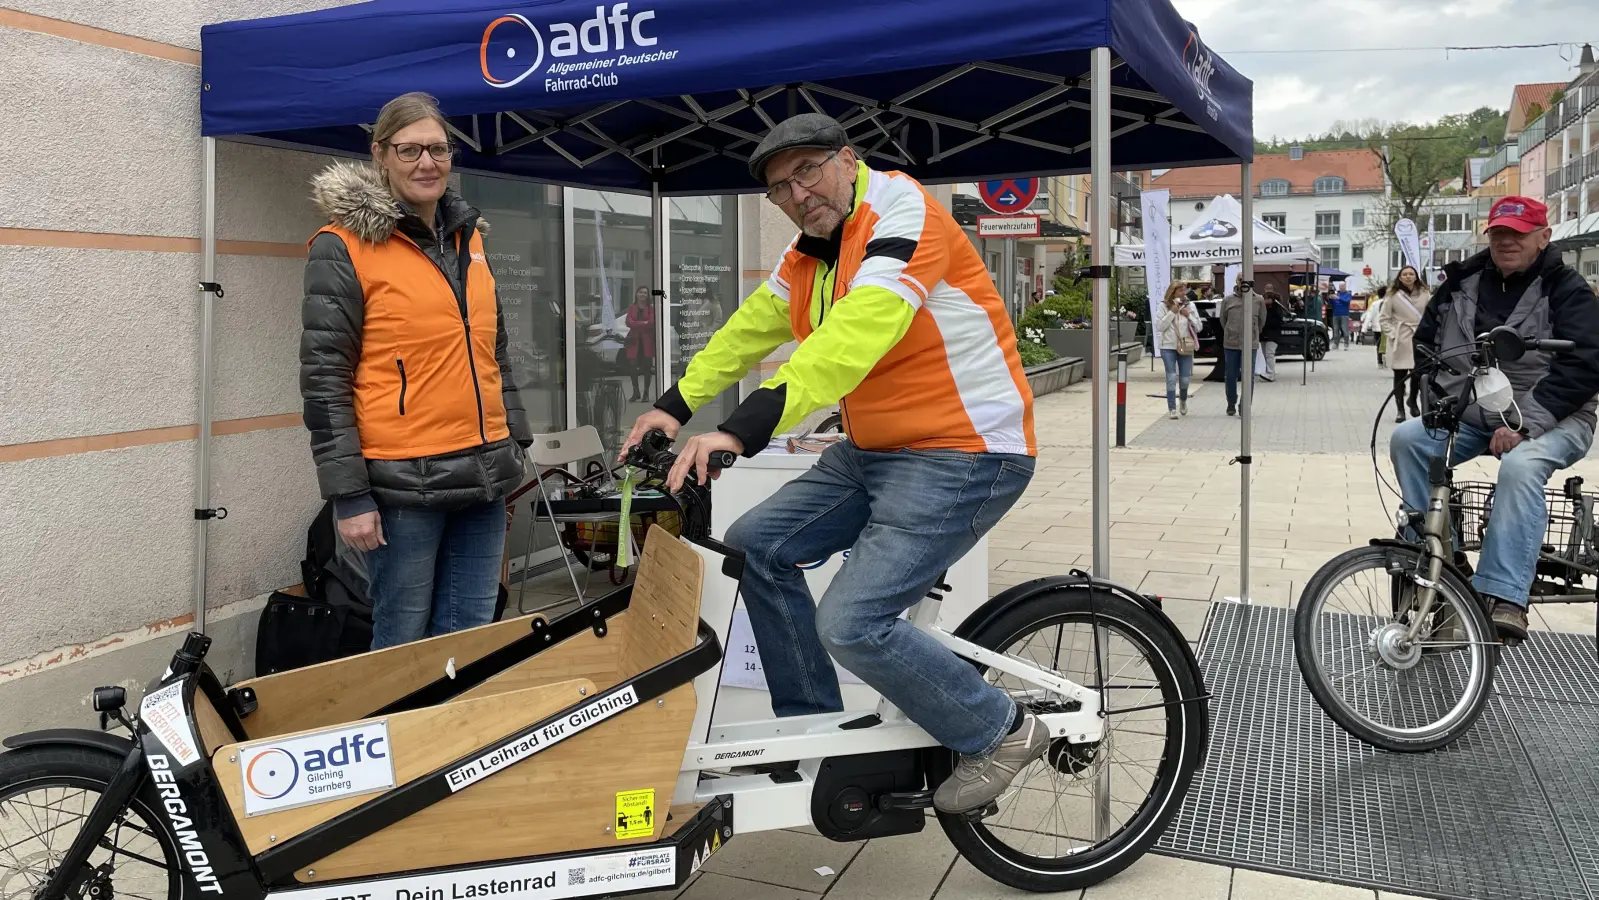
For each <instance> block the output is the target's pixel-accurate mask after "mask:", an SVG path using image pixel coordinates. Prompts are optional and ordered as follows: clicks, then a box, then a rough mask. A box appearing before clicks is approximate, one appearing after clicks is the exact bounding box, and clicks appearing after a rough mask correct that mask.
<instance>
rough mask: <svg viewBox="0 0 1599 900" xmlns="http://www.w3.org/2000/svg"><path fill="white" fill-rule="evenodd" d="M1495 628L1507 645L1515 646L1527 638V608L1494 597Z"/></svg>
mask: <svg viewBox="0 0 1599 900" xmlns="http://www.w3.org/2000/svg"><path fill="white" fill-rule="evenodd" d="M1493 622H1494V628H1495V629H1496V630H1498V632H1499V639H1500V640H1501V641H1503V642H1504V643H1505V645H1506V646H1509V647H1514V646H1516V645H1518V644H1520V643H1521V642H1522V641H1524V640H1526V639H1527V608H1526V607H1525V606H1518V605H1516V604H1514V603H1511V602H1509V601H1507V600H1500V599H1498V598H1497V597H1496V598H1494V611H1493Z"/></svg>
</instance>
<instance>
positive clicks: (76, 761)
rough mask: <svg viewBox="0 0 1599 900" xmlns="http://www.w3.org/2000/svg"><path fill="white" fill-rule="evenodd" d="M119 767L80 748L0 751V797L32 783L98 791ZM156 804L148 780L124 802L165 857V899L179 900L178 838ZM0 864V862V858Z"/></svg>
mask: <svg viewBox="0 0 1599 900" xmlns="http://www.w3.org/2000/svg"><path fill="white" fill-rule="evenodd" d="M121 767H122V760H121V759H119V758H117V757H116V756H113V755H112V754H110V753H107V752H102V751H98V750H90V749H88V748H84V747H70V746H64V745H60V744H53V745H42V746H34V747H23V748H21V749H17V750H9V751H6V752H5V753H0V798H4V797H7V796H10V795H12V794H14V793H17V789H19V788H27V787H29V786H33V785H37V786H40V787H46V786H49V787H77V788H84V789H88V790H97V791H100V792H102V793H103V792H104V790H105V788H106V787H107V786H108V785H109V784H110V783H111V780H112V779H113V778H115V777H116V775H117V772H118V771H119V770H120V769H121ZM160 805H161V798H160V797H159V796H157V795H156V794H155V792H154V788H153V786H152V784H151V783H149V782H146V783H145V785H144V787H143V788H142V789H141V790H140V791H138V792H137V793H135V794H134V795H133V797H132V798H131V799H130V800H129V801H128V806H129V807H131V808H132V809H133V810H134V811H135V812H137V813H138V814H139V818H141V819H143V820H144V823H145V824H146V825H147V826H149V828H150V832H151V833H152V834H154V835H155V838H156V842H157V844H159V845H160V847H161V852H162V853H163V854H164V855H165V857H166V859H165V860H164V861H165V863H166V865H167V869H168V875H167V897H168V900H183V872H182V868H181V866H182V863H181V859H180V857H179V855H178V841H177V836H176V835H174V834H173V833H172V826H171V824H170V823H168V822H167V818H166V816H164V815H160V814H159V813H158V812H157V810H158V809H160ZM0 865H4V862H3V861H0Z"/></svg>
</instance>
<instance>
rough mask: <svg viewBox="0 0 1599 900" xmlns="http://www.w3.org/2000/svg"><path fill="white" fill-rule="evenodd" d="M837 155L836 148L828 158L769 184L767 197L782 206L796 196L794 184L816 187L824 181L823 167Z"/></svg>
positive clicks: (801, 167)
mask: <svg viewBox="0 0 1599 900" xmlns="http://www.w3.org/2000/svg"><path fill="white" fill-rule="evenodd" d="M836 156H838V151H837V150H834V151H833V152H832V153H829V154H827V158H826V159H824V160H822V161H821V162H815V163H810V164H808V165H803V166H800V167H799V168H798V169H795V170H794V174H793V175H791V176H789V177H788V178H785V179H783V180H782V181H779V182H777V183H776V184H770V185H767V186H766V199H768V200H770V201H772V202H773V203H776V204H777V205H778V206H782V205H783V204H784V203H787V202H788V201H789V200H790V199H792V198H793V197H794V188H793V185H796V184H797V185H799V186H800V187H802V188H806V189H807V190H808V189H810V188H813V187H816V186H817V185H818V184H820V183H821V181H822V167H823V166H825V165H827V164H828V163H830V162H832V161H833V158H834V157H836Z"/></svg>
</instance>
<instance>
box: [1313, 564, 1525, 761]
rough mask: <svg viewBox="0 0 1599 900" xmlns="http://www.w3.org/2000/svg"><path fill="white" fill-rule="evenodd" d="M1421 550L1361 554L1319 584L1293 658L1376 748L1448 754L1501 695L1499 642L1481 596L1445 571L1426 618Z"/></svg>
mask: <svg viewBox="0 0 1599 900" xmlns="http://www.w3.org/2000/svg"><path fill="white" fill-rule="evenodd" d="M1425 563H1426V558H1425V556H1424V555H1423V554H1422V552H1421V551H1420V550H1418V549H1417V548H1415V547H1393V546H1377V547H1360V548H1357V549H1355V550H1350V551H1349V552H1347V553H1344V554H1342V555H1340V556H1337V557H1335V558H1333V559H1332V560H1331V561H1329V562H1328V563H1327V564H1326V565H1324V566H1322V567H1321V569H1320V570H1319V571H1317V572H1316V574H1315V575H1314V576H1313V577H1312V578H1311V579H1310V582H1309V583H1308V584H1306V586H1305V592H1304V594H1303V595H1302V596H1301V597H1300V598H1299V607H1298V608H1297V609H1296V610H1295V611H1294V656H1295V659H1296V660H1297V662H1298V664H1299V672H1300V675H1301V676H1302V677H1303V678H1304V680H1305V686H1306V687H1307V688H1309V689H1310V693H1311V695H1312V696H1314V697H1315V698H1316V702H1317V703H1318V704H1319V705H1320V706H1321V708H1322V710H1324V711H1325V712H1326V713H1327V715H1328V716H1329V717H1331V718H1332V720H1333V721H1334V722H1337V723H1338V725H1339V726H1340V727H1342V728H1343V729H1344V730H1345V731H1348V732H1349V733H1350V734H1352V735H1354V736H1355V737H1357V738H1359V739H1360V740H1362V741H1364V742H1366V743H1367V744H1370V745H1372V746H1374V747H1379V748H1381V749H1384V750H1392V751H1397V752H1404V753H1415V752H1421V751H1426V750H1435V749H1437V748H1439V747H1443V746H1446V745H1448V744H1450V743H1452V742H1453V741H1454V740H1456V739H1457V738H1459V737H1460V735H1462V734H1464V733H1465V732H1466V731H1467V730H1469V729H1470V728H1471V726H1472V725H1473V724H1475V723H1476V721H1477V717H1478V716H1480V715H1481V714H1482V710H1483V708H1484V707H1485V706H1486V705H1487V704H1488V699H1489V697H1490V695H1491V693H1492V689H1493V672H1494V665H1495V663H1496V662H1497V661H1498V656H1499V643H1498V638H1497V636H1496V634H1495V632H1494V629H1493V626H1492V624H1491V623H1490V622H1489V621H1488V616H1487V614H1486V613H1485V612H1484V611H1483V608H1482V605H1481V603H1480V602H1479V601H1478V599H1477V595H1476V594H1475V593H1473V592H1472V590H1471V588H1470V587H1468V586H1467V585H1466V583H1465V582H1464V581H1462V580H1461V579H1460V577H1459V576H1457V575H1456V574H1455V573H1453V572H1452V571H1450V570H1449V569H1447V568H1445V569H1444V571H1443V575H1442V576H1441V577H1440V578H1439V580H1438V582H1439V583H1438V588H1437V590H1436V591H1435V599H1434V600H1433V606H1432V610H1431V611H1430V612H1429V614H1428V616H1427V619H1428V621H1426V622H1425V623H1424V624H1423V626H1422V628H1421V631H1420V632H1419V635H1418V637H1419V640H1417V641H1414V642H1411V641H1409V640H1408V638H1407V636H1406V632H1407V630H1408V627H1409V625H1410V623H1411V621H1412V619H1413V618H1414V616H1415V615H1416V614H1417V613H1418V612H1419V610H1418V609H1417V607H1416V605H1415V604H1416V603H1417V599H1416V591H1417V586H1416V584H1415V582H1414V581H1413V580H1412V579H1411V576H1412V575H1421V576H1425V572H1426V568H1425Z"/></svg>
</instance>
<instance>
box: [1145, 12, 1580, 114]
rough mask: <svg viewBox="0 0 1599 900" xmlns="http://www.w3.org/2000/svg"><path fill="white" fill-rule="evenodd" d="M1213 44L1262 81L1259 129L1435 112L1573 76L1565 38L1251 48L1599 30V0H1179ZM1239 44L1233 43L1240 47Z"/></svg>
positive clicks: (1571, 35) (1501, 104)
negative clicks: (1533, 46)
mask: <svg viewBox="0 0 1599 900" xmlns="http://www.w3.org/2000/svg"><path fill="white" fill-rule="evenodd" d="M1173 2H1174V4H1175V5H1176V7H1177V10H1178V12H1180V13H1182V15H1183V16H1184V18H1186V19H1188V21H1190V22H1192V23H1194V25H1196V26H1198V28H1199V34H1200V37H1201V38H1202V39H1203V40H1204V42H1205V43H1206V44H1207V45H1208V46H1209V47H1210V48H1211V49H1212V50H1215V51H1217V52H1218V53H1219V54H1220V55H1221V56H1222V57H1223V58H1225V59H1226V60H1227V61H1228V62H1229V63H1231V64H1232V65H1233V66H1234V67H1235V68H1237V69H1238V70H1239V71H1240V72H1242V73H1243V74H1244V75H1245V76H1247V77H1248V78H1249V79H1250V80H1251V81H1253V82H1254V83H1255V134H1256V135H1258V136H1260V137H1262V138H1269V137H1271V136H1273V135H1277V136H1280V137H1303V136H1306V135H1309V134H1313V133H1320V132H1324V131H1326V129H1327V128H1328V127H1329V126H1330V125H1332V123H1333V122H1334V121H1337V120H1339V119H1344V120H1359V119H1365V118H1373V117H1374V118H1378V119H1382V120H1384V121H1394V120H1398V119H1403V120H1408V121H1431V120H1435V119H1437V118H1438V117H1439V116H1443V115H1447V114H1449V113H1464V112H1470V111H1471V110H1473V109H1476V108H1477V107H1479V106H1491V107H1493V108H1495V109H1505V108H1506V107H1508V106H1509V105H1510V94H1511V88H1512V87H1513V86H1514V85H1516V84H1518V83H1529V82H1542V81H1569V80H1570V79H1571V78H1572V77H1574V76H1575V74H1576V68H1575V65H1576V62H1577V56H1578V53H1579V49H1578V48H1574V47H1568V48H1566V51H1565V52H1566V53H1567V55H1568V56H1570V62H1567V61H1566V60H1564V59H1561V57H1560V52H1561V51H1560V50H1559V49H1557V48H1553V47H1550V48H1545V49H1537V50H1491V51H1472V52H1464V53H1463V52H1451V53H1449V54H1448V55H1447V56H1446V55H1445V53H1444V52H1443V51H1441V50H1419V49H1412V50H1403V51H1388V52H1381V53H1322V52H1317V53H1304V54H1300V53H1289V54H1252V53H1240V52H1237V51H1244V50H1306V49H1317V48H1324V49H1328V50H1331V49H1338V48H1354V47H1398V46H1410V47H1415V48H1420V47H1445V46H1465V45H1483V44H1541V43H1548V42H1552V41H1583V40H1590V41H1595V42H1599V0H1292V2H1282V0H1277V2H1265V0H1173ZM1229 51H1231V52H1229Z"/></svg>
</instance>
